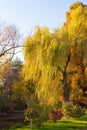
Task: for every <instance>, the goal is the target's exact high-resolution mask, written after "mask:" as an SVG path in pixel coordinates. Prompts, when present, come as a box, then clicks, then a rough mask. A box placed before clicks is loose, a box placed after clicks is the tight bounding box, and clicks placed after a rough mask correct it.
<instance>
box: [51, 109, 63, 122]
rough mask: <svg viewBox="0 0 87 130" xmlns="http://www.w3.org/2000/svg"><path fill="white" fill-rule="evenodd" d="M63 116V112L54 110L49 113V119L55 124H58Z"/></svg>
mask: <svg viewBox="0 0 87 130" xmlns="http://www.w3.org/2000/svg"><path fill="white" fill-rule="evenodd" d="M62 116H63V112H62V111H61V110H53V111H51V112H50V113H49V118H50V120H52V121H53V122H56V121H57V120H59V119H61V118H62Z"/></svg>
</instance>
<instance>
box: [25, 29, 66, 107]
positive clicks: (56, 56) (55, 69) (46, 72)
mask: <svg viewBox="0 0 87 130" xmlns="http://www.w3.org/2000/svg"><path fill="white" fill-rule="evenodd" d="M61 35H63V36H64V37H66V36H65V35H66V32H65V31H64V32H63V31H62V30H61V33H59V37H61V38H62V36H61ZM59 37H57V36H56V34H55V35H54V34H52V33H50V32H49V29H48V28H47V27H44V28H40V27H38V28H37V29H36V31H35V33H34V35H33V36H30V37H29V38H28V39H27V40H26V41H25V42H24V46H26V47H25V48H24V57H25V65H24V72H25V78H26V80H32V79H33V82H34V83H35V86H36V88H35V89H36V93H37V95H38V98H39V100H40V102H41V103H44V104H46V105H47V104H50V105H54V104H57V103H58V101H59V98H60V96H61V95H62V94H63V84H62V79H63V74H62V71H63V70H64V67H65V64H66V60H67V55H68V51H67V50H68V44H67V43H64V42H63V40H64V38H62V39H61V41H60V38H59ZM66 41H67V40H66ZM60 43H61V44H60ZM64 59H65V60H64Z"/></svg>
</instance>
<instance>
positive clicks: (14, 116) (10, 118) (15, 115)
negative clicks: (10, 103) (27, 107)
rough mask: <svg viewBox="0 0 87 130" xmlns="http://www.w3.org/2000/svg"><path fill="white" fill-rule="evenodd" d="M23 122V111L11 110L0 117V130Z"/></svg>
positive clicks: (6, 129) (5, 129)
mask: <svg viewBox="0 0 87 130" xmlns="http://www.w3.org/2000/svg"><path fill="white" fill-rule="evenodd" d="M23 121H24V110H13V111H12V112H10V113H7V114H4V115H3V116H1V117H0V130H8V128H10V127H11V126H12V125H14V124H17V123H19V122H23Z"/></svg>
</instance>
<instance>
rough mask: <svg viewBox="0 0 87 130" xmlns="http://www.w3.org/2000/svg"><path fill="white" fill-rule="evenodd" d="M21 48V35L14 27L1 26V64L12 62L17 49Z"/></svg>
mask: <svg viewBox="0 0 87 130" xmlns="http://www.w3.org/2000/svg"><path fill="white" fill-rule="evenodd" d="M18 47H21V44H20V33H19V31H18V30H17V28H16V27H15V26H14V25H1V26H0V64H3V63H6V62H8V61H9V60H11V59H12V58H13V56H14V54H15V53H17V52H16V49H17V48H18Z"/></svg>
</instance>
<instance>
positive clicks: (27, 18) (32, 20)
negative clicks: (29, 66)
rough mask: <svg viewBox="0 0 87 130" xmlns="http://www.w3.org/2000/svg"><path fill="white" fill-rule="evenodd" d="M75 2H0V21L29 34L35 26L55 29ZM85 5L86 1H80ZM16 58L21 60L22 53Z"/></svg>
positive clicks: (27, 0) (52, 0)
mask: <svg viewBox="0 0 87 130" xmlns="http://www.w3.org/2000/svg"><path fill="white" fill-rule="evenodd" d="M76 1H77V0H0V19H1V21H6V22H8V23H11V24H15V25H16V26H17V27H18V29H19V30H20V31H21V33H22V34H23V35H24V36H26V35H28V34H30V33H31V32H32V31H33V30H34V28H35V26H36V25H40V26H47V27H49V28H50V29H55V28H57V27H59V26H61V25H62V24H63V23H64V21H65V20H66V12H67V11H69V6H70V5H71V4H72V3H74V2H76ZM80 1H81V2H82V3H84V4H86V5H87V0H80ZM18 57H19V58H21V59H22V60H23V58H22V57H23V55H22V53H19V54H18Z"/></svg>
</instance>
